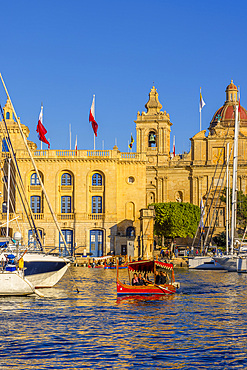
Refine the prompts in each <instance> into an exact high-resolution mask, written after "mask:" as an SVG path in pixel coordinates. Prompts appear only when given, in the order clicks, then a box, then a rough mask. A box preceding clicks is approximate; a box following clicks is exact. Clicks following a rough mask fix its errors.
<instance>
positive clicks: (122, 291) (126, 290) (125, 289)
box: [117, 280, 176, 296]
mask: <svg viewBox="0 0 247 370" xmlns="http://www.w3.org/2000/svg"><path fill="white" fill-rule="evenodd" d="M174 293H176V286H174V285H172V284H166V285H159V286H158V285H153V284H150V285H140V286H138V285H134V286H132V285H126V284H123V283H121V282H120V281H119V280H117V295H118V296H124V295H131V296H133V295H136V296H141V295H147V296H148V295H165V294H174Z"/></svg>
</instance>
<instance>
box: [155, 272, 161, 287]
mask: <svg viewBox="0 0 247 370" xmlns="http://www.w3.org/2000/svg"><path fill="white" fill-rule="evenodd" d="M155 275H156V276H155V284H157V285H159V284H160V275H159V272H158V271H156V272H155Z"/></svg>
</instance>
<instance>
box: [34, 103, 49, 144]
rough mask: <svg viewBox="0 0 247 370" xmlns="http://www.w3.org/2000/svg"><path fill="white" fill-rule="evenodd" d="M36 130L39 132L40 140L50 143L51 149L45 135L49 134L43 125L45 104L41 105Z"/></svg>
mask: <svg viewBox="0 0 247 370" xmlns="http://www.w3.org/2000/svg"><path fill="white" fill-rule="evenodd" d="M36 131H37V133H38V137H39V140H40V141H42V142H43V143H45V144H48V149H50V143H49V141H48V140H47V139H46V137H45V135H46V134H47V130H46V129H45V127H44V125H43V105H41V110H40V114H39V121H38V124H37V129H36Z"/></svg>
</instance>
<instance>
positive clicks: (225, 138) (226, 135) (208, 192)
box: [192, 113, 233, 247]
mask: <svg viewBox="0 0 247 370" xmlns="http://www.w3.org/2000/svg"><path fill="white" fill-rule="evenodd" d="M232 121H233V113H232V120H231V121H229V124H228V127H227V132H226V134H225V137H224V141H223V147H222V149H221V153H222V152H223V149H224V147H225V142H226V140H227V137H228V134H229V130H230V126H231V123H232ZM223 165H224V164H223ZM218 166H219V159H218V161H217V163H216V166H215V170H214V175H213V177H212V180H211V184H210V187H209V190H208V191H207V198H206V201H205V204H204V209H206V206H207V203H208V199H209V194H210V192H211V188H212V186H213V181H214V177H215V175H216V172H217V169H218ZM211 205H212V201H211ZM211 205H210V207H209V208H211ZM202 213H203V210H201V218H202ZM201 218H200V221H201ZM206 221H207V218H206ZM206 221H205V222H204V225H206ZM199 229H200V222H199V224H198V227H197V230H196V234H195V236H194V239H193V242H192V247H193V246H194V244H195V241H196V238H197V235H198V231H199ZM202 235H203V232H202V231H201V232H200V239H199V243H200V240H201V237H202Z"/></svg>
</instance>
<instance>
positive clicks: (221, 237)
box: [213, 231, 226, 249]
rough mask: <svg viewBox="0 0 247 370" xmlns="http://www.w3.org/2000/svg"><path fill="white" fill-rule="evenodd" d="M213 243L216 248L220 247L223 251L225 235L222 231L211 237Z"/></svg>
mask: <svg viewBox="0 0 247 370" xmlns="http://www.w3.org/2000/svg"><path fill="white" fill-rule="evenodd" d="M213 241H214V243H215V244H216V245H217V247H222V249H224V248H225V247H226V233H225V231H223V232H222V233H220V234H217V235H215V236H214V237H213Z"/></svg>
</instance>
